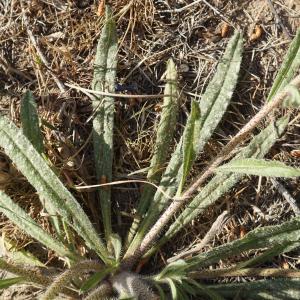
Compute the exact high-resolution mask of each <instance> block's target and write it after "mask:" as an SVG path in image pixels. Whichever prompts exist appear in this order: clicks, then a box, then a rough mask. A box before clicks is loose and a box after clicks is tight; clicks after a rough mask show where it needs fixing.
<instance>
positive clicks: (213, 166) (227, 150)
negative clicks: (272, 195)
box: [124, 75, 300, 267]
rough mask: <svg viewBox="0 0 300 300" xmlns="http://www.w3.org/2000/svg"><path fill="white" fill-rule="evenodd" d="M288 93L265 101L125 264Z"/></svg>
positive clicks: (131, 260)
mask: <svg viewBox="0 0 300 300" xmlns="http://www.w3.org/2000/svg"><path fill="white" fill-rule="evenodd" d="M290 85H294V86H295V87H297V88H300V75H298V76H296V77H295V78H294V79H293V80H292V81H291V82H290ZM289 95H290V93H289V91H288V89H287V88H285V89H284V90H282V91H281V92H280V93H278V94H277V95H276V96H275V97H274V98H273V99H272V101H269V102H267V103H266V104H265V105H264V106H263V107H262V108H261V110H260V111H259V112H258V113H257V114H256V115H255V116H254V117H253V118H252V119H251V120H250V121H249V122H248V123H247V124H246V125H244V127H243V128H242V129H241V130H240V131H239V132H238V133H237V135H236V136H235V137H234V138H233V139H232V140H231V141H230V142H229V143H228V144H227V145H226V146H225V147H224V148H223V149H222V151H221V153H220V154H219V155H218V156H217V157H216V158H215V159H214V160H213V161H212V162H211V163H210V165H209V166H208V167H207V168H206V169H205V170H204V172H203V173H202V174H201V175H200V176H199V177H198V178H197V179H196V180H195V181H194V183H193V184H192V185H191V186H190V187H189V188H188V189H187V190H186V191H185V192H184V193H183V195H182V197H181V199H182V201H174V202H172V203H171V205H170V206H169V207H168V208H167V209H166V210H165V212H164V213H163V214H162V215H161V217H160V218H159V219H158V220H157V221H156V223H155V224H154V225H153V227H152V228H151V229H150V231H149V232H148V233H147V235H146V236H145V238H144V240H143V242H142V243H141V245H140V247H139V248H138V249H137V250H136V251H135V252H134V253H133V255H131V256H130V257H127V258H125V259H124V265H125V266H127V267H128V266H132V265H133V264H135V262H136V260H137V259H139V258H140V257H141V256H143V255H144V254H145V253H146V252H147V251H148V250H149V249H150V248H151V247H152V246H153V245H154V243H155V241H156V237H157V236H159V234H160V233H161V232H162V231H163V228H164V227H165V226H166V225H167V224H168V223H169V221H170V220H171V218H172V217H173V216H174V215H176V213H177V212H178V210H179V209H180V208H181V207H182V206H183V204H185V202H187V200H188V199H190V198H191V197H192V196H193V195H194V193H195V192H196V191H197V190H198V188H199V187H200V186H201V185H202V184H203V183H204V182H205V181H206V180H207V179H208V178H209V177H210V176H211V175H212V174H213V173H214V171H215V170H216V168H217V167H218V166H219V165H220V164H221V163H222V162H223V161H225V160H226V159H229V158H230V157H231V156H232V155H233V154H234V151H233V150H234V149H236V147H237V146H238V145H239V144H241V143H242V142H244V141H245V140H246V139H247V138H248V136H249V134H250V133H251V132H252V131H253V129H254V128H255V127H256V126H257V125H258V124H259V123H260V122H261V121H262V120H263V119H264V118H265V117H266V116H268V114H269V113H270V112H271V111H272V110H273V109H275V108H276V107H278V106H279V105H281V104H282V102H283V101H284V100H285V98H286V97H288V96H289Z"/></svg>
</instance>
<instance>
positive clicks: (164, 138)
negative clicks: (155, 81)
mask: <svg viewBox="0 0 300 300" xmlns="http://www.w3.org/2000/svg"><path fill="white" fill-rule="evenodd" d="M166 81H167V83H166V86H165V91H164V94H165V96H164V103H163V107H162V112H161V118H160V122H159V124H158V129H157V135H156V143H155V146H154V154H153V157H152V159H151V163H150V168H149V170H148V174H147V179H148V180H149V181H151V182H154V183H156V184H158V182H159V180H160V178H161V174H162V171H163V167H164V163H165V162H166V159H167V157H168V151H169V148H170V145H171V142H172V138H173V134H174V131H175V128H176V120H177V114H178V109H179V93H178V88H177V71H176V67H175V64H174V62H173V60H172V59H170V60H169V61H168V63H167V71H166ZM155 192H156V189H155V188H154V187H153V186H151V185H149V184H146V185H144V187H143V192H142V195H141V200H140V202H139V205H138V208H137V214H136V217H135V218H134V221H133V224H132V227H131V228H130V230H129V236H128V241H127V243H130V242H131V241H132V238H133V236H134V234H135V233H136V230H137V228H138V225H139V223H140V219H141V217H142V215H143V214H144V213H145V212H146V211H147V209H148V207H149V203H150V201H151V199H152V198H153V196H154V194H155Z"/></svg>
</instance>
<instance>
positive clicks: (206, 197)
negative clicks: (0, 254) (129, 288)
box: [147, 117, 288, 256]
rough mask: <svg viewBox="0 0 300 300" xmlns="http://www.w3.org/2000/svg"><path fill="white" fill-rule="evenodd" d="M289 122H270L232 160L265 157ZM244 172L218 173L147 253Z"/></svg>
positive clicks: (285, 119) (232, 184)
mask: <svg viewBox="0 0 300 300" xmlns="http://www.w3.org/2000/svg"><path fill="white" fill-rule="evenodd" d="M287 124H288V118H286V117H283V118H281V119H279V120H278V121H277V122H276V123H275V125H273V124H270V125H269V126H268V127H267V128H265V129H264V130H263V131H262V132H261V133H259V134H258V135H257V136H255V137H254V138H253V139H252V140H251V142H250V143H249V144H248V145H247V146H246V147H244V148H243V149H242V150H241V152H240V153H239V154H237V155H236V156H235V157H234V158H233V160H232V161H234V160H235V159H240V158H247V157H251V156H252V157H257V158H261V157H264V156H265V155H266V154H267V152H268V151H269V149H270V148H271V147H272V145H273V144H274V143H275V141H276V140H277V139H278V138H279V137H280V136H281V134H282V133H283V132H284V130H285V128H286V126H287ZM242 178H243V175H242V174H226V175H221V174H218V175H216V176H215V177H213V178H212V179H211V180H210V182H209V183H208V184H207V185H206V186H204V187H203V188H202V189H201V191H200V193H199V194H198V195H197V196H196V197H195V198H194V199H193V200H192V201H191V202H190V203H189V204H188V206H187V207H186V208H185V210H184V211H183V212H182V213H181V214H180V215H179V216H178V217H177V218H176V220H175V222H174V223H173V224H172V225H171V226H170V228H169V229H168V230H167V232H166V233H165V234H164V236H163V237H162V238H161V240H160V241H159V242H158V243H157V244H156V246H155V247H154V248H153V249H152V250H151V251H150V252H149V253H148V254H147V256H149V255H151V254H153V253H154V252H155V251H156V250H158V249H159V248H160V247H161V246H162V245H163V244H164V243H166V242H167V241H168V240H170V239H171V238H172V237H173V236H174V235H175V234H176V233H177V232H178V231H180V230H181V229H182V228H183V227H184V226H186V225H187V224H189V223H190V222H191V221H192V220H193V219H195V218H196V217H197V216H199V215H200V214H201V213H203V211H204V210H205V209H207V207H209V206H210V205H212V204H213V203H215V202H216V201H217V200H218V199H219V198H220V197H221V196H222V195H224V194H225V193H226V192H228V191H229V190H230V189H231V188H232V187H233V186H234V185H235V184H236V183H237V182H239V180H241V179H242Z"/></svg>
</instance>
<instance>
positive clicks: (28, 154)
mask: <svg viewBox="0 0 300 300" xmlns="http://www.w3.org/2000/svg"><path fill="white" fill-rule="evenodd" d="M0 146H1V147H3V148H4V151H5V153H6V154H7V155H8V156H9V157H10V159H11V160H12V161H13V162H14V163H15V165H16V166H17V168H18V169H19V170H20V171H21V172H22V173H23V174H24V176H25V177H26V178H27V180H28V181H29V182H30V183H31V184H32V185H33V186H34V188H35V189H36V191H37V192H38V194H39V196H40V198H41V199H43V201H47V202H48V203H49V205H51V206H52V207H53V208H54V209H55V213H56V215H57V216H60V217H61V218H62V220H63V221H64V222H66V223H67V224H68V225H70V226H71V227H73V228H74V230H75V231H76V232H77V233H78V234H79V235H80V236H81V237H82V238H83V239H84V240H85V242H86V244H87V246H88V247H89V248H91V249H93V250H95V251H96V252H97V254H98V255H99V256H100V257H101V258H102V260H103V261H105V262H110V259H109V258H108V253H107V251H106V248H105V247H104V245H103V243H102V241H101V239H100V237H99V235H98V234H97V232H96V230H95V229H94V227H93V225H92V224H91V222H90V220H89V218H88V217H87V215H86V214H85V213H84V211H83V209H82V208H81V206H80V205H79V203H78V202H77V201H76V199H75V198H74V197H73V195H72V194H71V193H70V192H69V191H68V190H67V189H66V188H65V186H64V185H63V183H62V182H61V181H60V180H59V178H58V177H57V176H56V174H55V173H54V172H53V171H52V169H51V168H50V167H49V165H48V164H47V162H46V161H45V160H44V159H43V158H42V157H41V155H40V154H39V153H38V152H37V151H36V149H35V148H34V147H33V146H32V144H31V143H30V142H29V140H28V139H27V138H26V137H25V136H24V135H23V133H22V131H21V130H20V129H19V128H17V127H16V126H15V125H14V124H13V123H12V122H10V121H9V120H8V119H7V118H6V117H0ZM43 201H42V202H43ZM42 204H43V203H42Z"/></svg>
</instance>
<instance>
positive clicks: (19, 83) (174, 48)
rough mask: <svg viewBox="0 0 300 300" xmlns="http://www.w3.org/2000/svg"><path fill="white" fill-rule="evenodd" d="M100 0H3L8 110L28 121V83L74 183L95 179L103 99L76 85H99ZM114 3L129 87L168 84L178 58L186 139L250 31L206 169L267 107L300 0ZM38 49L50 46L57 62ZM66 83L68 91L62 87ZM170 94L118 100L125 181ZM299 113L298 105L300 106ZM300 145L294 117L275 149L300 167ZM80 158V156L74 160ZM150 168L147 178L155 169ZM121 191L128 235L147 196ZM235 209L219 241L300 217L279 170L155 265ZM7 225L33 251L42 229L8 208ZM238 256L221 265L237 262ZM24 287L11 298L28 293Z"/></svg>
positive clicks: (51, 150)
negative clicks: (220, 71)
mask: <svg viewBox="0 0 300 300" xmlns="http://www.w3.org/2000/svg"><path fill="white" fill-rule="evenodd" d="M99 2H101V1H98V0H97V1H71V0H68V1H62V0H32V1H19V0H3V1H2V2H1V3H0V95H1V99H0V110H1V113H4V114H6V115H9V116H10V118H11V119H13V120H14V121H15V122H16V123H17V124H19V123H20V99H21V97H22V95H23V94H24V92H25V91H26V90H27V89H30V90H31V91H32V92H33V93H34V95H35V98H36V100H37V103H38V108H39V113H40V118H41V120H42V125H43V126H42V130H43V134H44V138H45V148H46V152H47V155H48V156H49V158H50V160H51V162H52V163H53V164H54V165H55V166H56V167H57V169H58V170H59V171H60V176H61V179H62V180H63V181H64V182H65V184H66V185H67V186H72V185H78V184H93V183H95V174H94V168H93V159H92V143H91V140H90V138H89V137H90V132H91V121H89V117H90V115H91V114H92V107H91V102H90V99H89V98H88V97H87V96H86V95H84V94H82V93H80V92H78V91H75V90H70V89H68V87H66V86H64V84H65V83H75V84H77V85H80V86H81V87H84V88H89V87H90V84H91V81H92V75H93V61H94V55H95V47H96V44H97V40H98V38H99V35H100V32H101V28H102V26H103V20H104V19H103V16H101V11H99ZM106 2H107V3H109V1H106ZM110 2H111V4H112V7H113V11H114V14H115V17H116V21H117V28H118V37H119V45H120V46H119V57H118V69H117V76H118V84H119V87H118V88H120V87H121V88H124V89H125V91H124V93H129V94H159V93H162V91H163V86H164V80H163V79H162V78H163V74H164V71H165V67H166V61H167V60H168V59H169V58H170V57H172V58H173V59H174V61H175V63H176V65H177V68H178V72H179V83H178V84H179V87H180V89H181V91H182V93H181V95H182V99H181V109H180V116H179V121H178V132H177V138H178V136H179V135H180V133H181V132H182V127H183V125H184V124H185V120H186V116H187V112H188V111H189V109H190V103H191V100H192V99H193V98H196V99H201V94H202V93H203V91H204V90H205V87H206V86H207V83H208V82H209V80H210V78H211V77H212V75H213V74H214V71H215V68H216V65H217V63H218V60H219V58H220V56H221V54H222V53H223V51H224V49H225V46H226V44H227V42H228V39H229V38H230V36H231V35H232V34H233V31H234V30H235V29H236V30H237V29H238V30H241V32H242V33H243V35H244V55H243V62H242V67H241V72H240V77H239V83H238V86H237V89H236V92H235V93H234V96H233V98H232V102H231V105H230V107H229V110H228V112H227V113H226V115H225V116H224V118H223V120H222V122H221V124H220V126H219V128H218V130H217V131H216V133H215V134H214V136H213V138H212V139H211V141H210V142H209V143H208V145H207V147H206V148H205V151H204V152H203V153H202V154H201V156H200V157H199V159H198V160H197V163H196V167H195V168H194V170H193V174H192V176H194V175H195V174H197V173H199V172H200V171H201V170H202V169H203V167H204V166H205V165H206V164H207V163H208V162H209V161H210V159H212V158H213V157H214V156H215V155H216V154H217V153H218V152H219V151H220V149H221V148H222V147H223V145H224V144H226V142H228V141H229V140H230V138H231V137H232V136H233V135H234V134H235V133H236V132H237V131H238V129H239V128H241V127H242V125H243V124H245V123H246V121H247V120H248V119H249V118H250V117H251V116H253V115H254V114H255V113H256V112H257V111H258V110H259V109H260V107H261V106H262V105H263V103H264V101H265V99H266V97H267V95H268V91H269V89H270V87H271V85H272V81H273V79H274V77H275V75H276V72H277V70H278V69H279V67H280V64H281V62H282V59H283V56H284V54H285V51H286V49H287V48H288V45H289V43H290V41H291V39H292V38H293V36H294V35H295V33H296V31H297V28H298V27H299V25H300V1H299V0H287V1H284V0H281V1H274V0H273V1H267V0H252V1H248V0H241V1H219V0H207V1H205V0H202V1H192V0H178V1H175V0H174V1H173V0H143V1H142V0H141V1H139V0H132V1H130V0H115V1H110ZM21 3H23V5H21ZM22 6H23V7H22ZM99 14H100V16H99ZM30 34H32V36H33V37H34V40H35V42H36V43H37V46H36V45H34V43H33V40H32V39H31V37H30ZM37 48H38V49H39V50H37ZM38 51H40V52H41V53H42V54H43V55H44V57H45V59H46V64H45V62H43V61H42V59H41V53H39V52H38ZM59 83H62V86H60V85H59ZM63 89H66V91H67V93H64V94H63V95H62V94H61V90H63ZM161 100H162V99H159V98H158V99H144V98H143V99H121V98H117V99H116V114H115V127H116V128H115V144H114V149H115V156H114V170H113V174H114V180H120V179H126V178H128V174H130V173H132V172H135V171H137V170H141V169H143V168H146V167H147V166H148V165H149V161H150V159H151V155H152V150H153V143H154V138H155V128H156V127H155V125H156V124H157V121H158V120H159V111H160V104H161ZM279 113H284V111H283V112H279ZM296 116H297V112H295V113H294V117H296ZM262 127H263V124H262V125H261V128H262ZM259 129H260V128H258V129H257V132H258V131H259ZM174 144H175V141H174ZM297 149H300V131H299V124H297V122H296V123H295V124H292V125H290V126H289V128H288V131H287V133H286V134H285V135H284V137H282V139H280V141H278V143H277V144H276V145H275V146H274V147H273V149H272V150H271V151H270V153H269V155H268V158H270V159H280V160H282V161H284V162H287V163H289V164H290V165H295V166H299V165H300V164H299V158H297V157H294V156H293V155H291V151H292V150H297ZM70 156H72V159H71V160H68V159H69V157H70ZM1 157H2V159H1V163H0V167H1V169H0V183H1V186H2V188H4V189H5V190H6V192H7V193H8V194H9V195H10V196H11V197H13V198H14V199H15V200H16V201H18V203H20V204H21V205H22V206H23V207H25V208H26V209H27V210H28V211H29V213H30V215H31V216H33V217H34V218H35V219H36V220H37V221H38V222H39V223H41V224H42V225H43V227H44V228H46V229H48V230H49V231H51V228H50V225H49V222H48V219H47V217H45V216H43V215H42V214H41V209H42V208H41V205H40V204H39V201H38V198H37V196H36V194H35V191H34V190H33V189H32V188H31V187H30V185H29V184H28V183H27V182H26V180H25V179H24V178H23V177H22V175H21V174H19V173H18V171H17V170H16V169H15V168H14V167H13V166H12V165H11V163H10V162H9V159H8V158H7V157H6V156H5V155H4V154H3V153H2V154H1ZM138 176H139V177H138V178H140V179H144V177H143V176H144V174H139V175H138ZM192 176H191V177H192ZM135 178H137V177H135ZM280 184H282V185H283V186H284V187H285V188H286V189H287V190H288V192H289V193H290V194H291V196H292V197H293V198H294V199H296V200H297V199H299V197H300V185H299V180H295V179H293V180H281V181H280ZM74 194H75V196H76V198H77V199H78V200H79V201H80V203H82V205H83V206H84V207H85V209H86V211H87V212H88V214H89V215H90V216H91V218H93V222H94V223H95V224H96V226H97V227H98V229H99V230H101V223H100V222H99V218H98V215H99V209H98V206H97V200H96V195H95V194H94V193H85V192H81V193H79V192H75V191H74ZM113 195H114V203H113V206H114V212H115V214H116V219H115V225H114V229H115V230H116V231H118V232H121V233H123V234H125V232H126V230H124V228H125V229H126V228H128V227H129V226H130V224H131V221H132V218H131V217H132V215H133V213H134V207H135V203H136V201H137V199H138V196H139V195H140V185H139V184H133V185H120V186H116V187H114V188H113ZM224 209H228V210H229V212H230V214H231V215H232V218H231V220H230V222H229V223H228V224H227V225H226V226H225V227H224V229H223V230H222V231H221V232H220V233H219V235H218V236H217V237H216V238H215V239H214V241H213V242H212V243H211V244H210V245H209V247H213V246H215V245H219V244H222V243H226V242H228V241H231V240H234V239H236V238H239V237H240V236H242V235H243V234H245V233H246V232H248V231H249V230H251V229H253V228H256V227H259V226H263V225H270V224H280V223H281V222H283V221H285V220H288V219H290V218H291V216H292V215H293V211H292V209H291V207H290V206H289V204H288V203H287V202H286V200H285V199H284V198H283V196H282V195H281V193H280V190H278V188H276V187H274V184H273V183H272V182H271V181H270V180H267V179H259V178H257V177H251V178H247V179H246V180H244V181H243V182H241V183H240V184H239V185H238V186H236V187H235V188H234V189H233V190H232V191H231V192H230V193H229V194H227V195H226V196H224V197H223V198H222V199H220V201H219V202H218V203H217V204H216V205H214V207H212V208H210V209H209V210H208V211H207V213H206V214H205V215H203V216H201V217H200V218H199V219H198V220H195V222H194V223H193V224H192V225H191V226H190V227H189V228H187V229H186V230H185V231H184V232H181V234H179V235H178V236H177V238H176V242H175V243H174V242H172V244H168V245H165V247H164V248H163V249H162V251H161V252H160V254H159V255H158V256H157V257H156V260H155V262H154V264H153V265H152V267H151V268H152V270H153V271H155V270H156V269H157V268H158V267H159V266H161V265H163V264H164V261H165V259H166V253H169V252H170V251H171V252H178V251H180V250H182V249H184V248H185V247H187V246H188V245H190V244H191V243H194V242H196V241H198V240H199V239H201V238H203V236H204V235H205V233H206V232H207V230H208V229H209V228H210V227H211V224H212V222H213V221H214V220H215V219H216V218H217V216H218V215H219V214H220V213H221V212H222V211H223V210H224ZM0 228H1V229H0V230H1V232H2V233H5V234H6V235H9V236H10V238H12V239H14V240H15V242H16V243H17V244H18V246H20V247H23V246H25V248H26V249H33V248H34V247H35V245H34V244H33V243H32V241H31V239H30V238H28V237H27V236H25V235H24V234H22V233H20V232H19V230H18V229H16V228H15V227H14V226H13V225H12V224H11V223H10V222H9V221H8V220H6V219H5V218H4V217H2V218H1V222H0ZM83 251H84V250H83ZM36 252H37V251H36ZM245 255H246V256H247V255H251V254H245ZM40 256H41V257H40V258H41V259H42V260H43V261H45V262H47V263H48V264H50V265H51V264H55V263H57V262H56V261H55V259H54V258H53V254H52V253H44V252H43V253H42V254H40ZM231 263H233V262H232V261H226V262H222V263H221V264H223V265H222V267H225V266H229V265H230V264H231ZM299 263H300V260H299V256H298V254H297V253H295V255H289V256H287V255H285V256H280V257H277V258H275V259H274V261H273V262H272V265H276V266H282V267H284V266H286V267H289V268H297V267H298V265H299ZM229 280H231V279H229ZM235 280H237V281H239V280H243V279H239V278H238V279H235ZM18 297H19V298H15V297H12V298H11V299H22V298H20V296H18ZM24 299H26V298H24Z"/></svg>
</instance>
